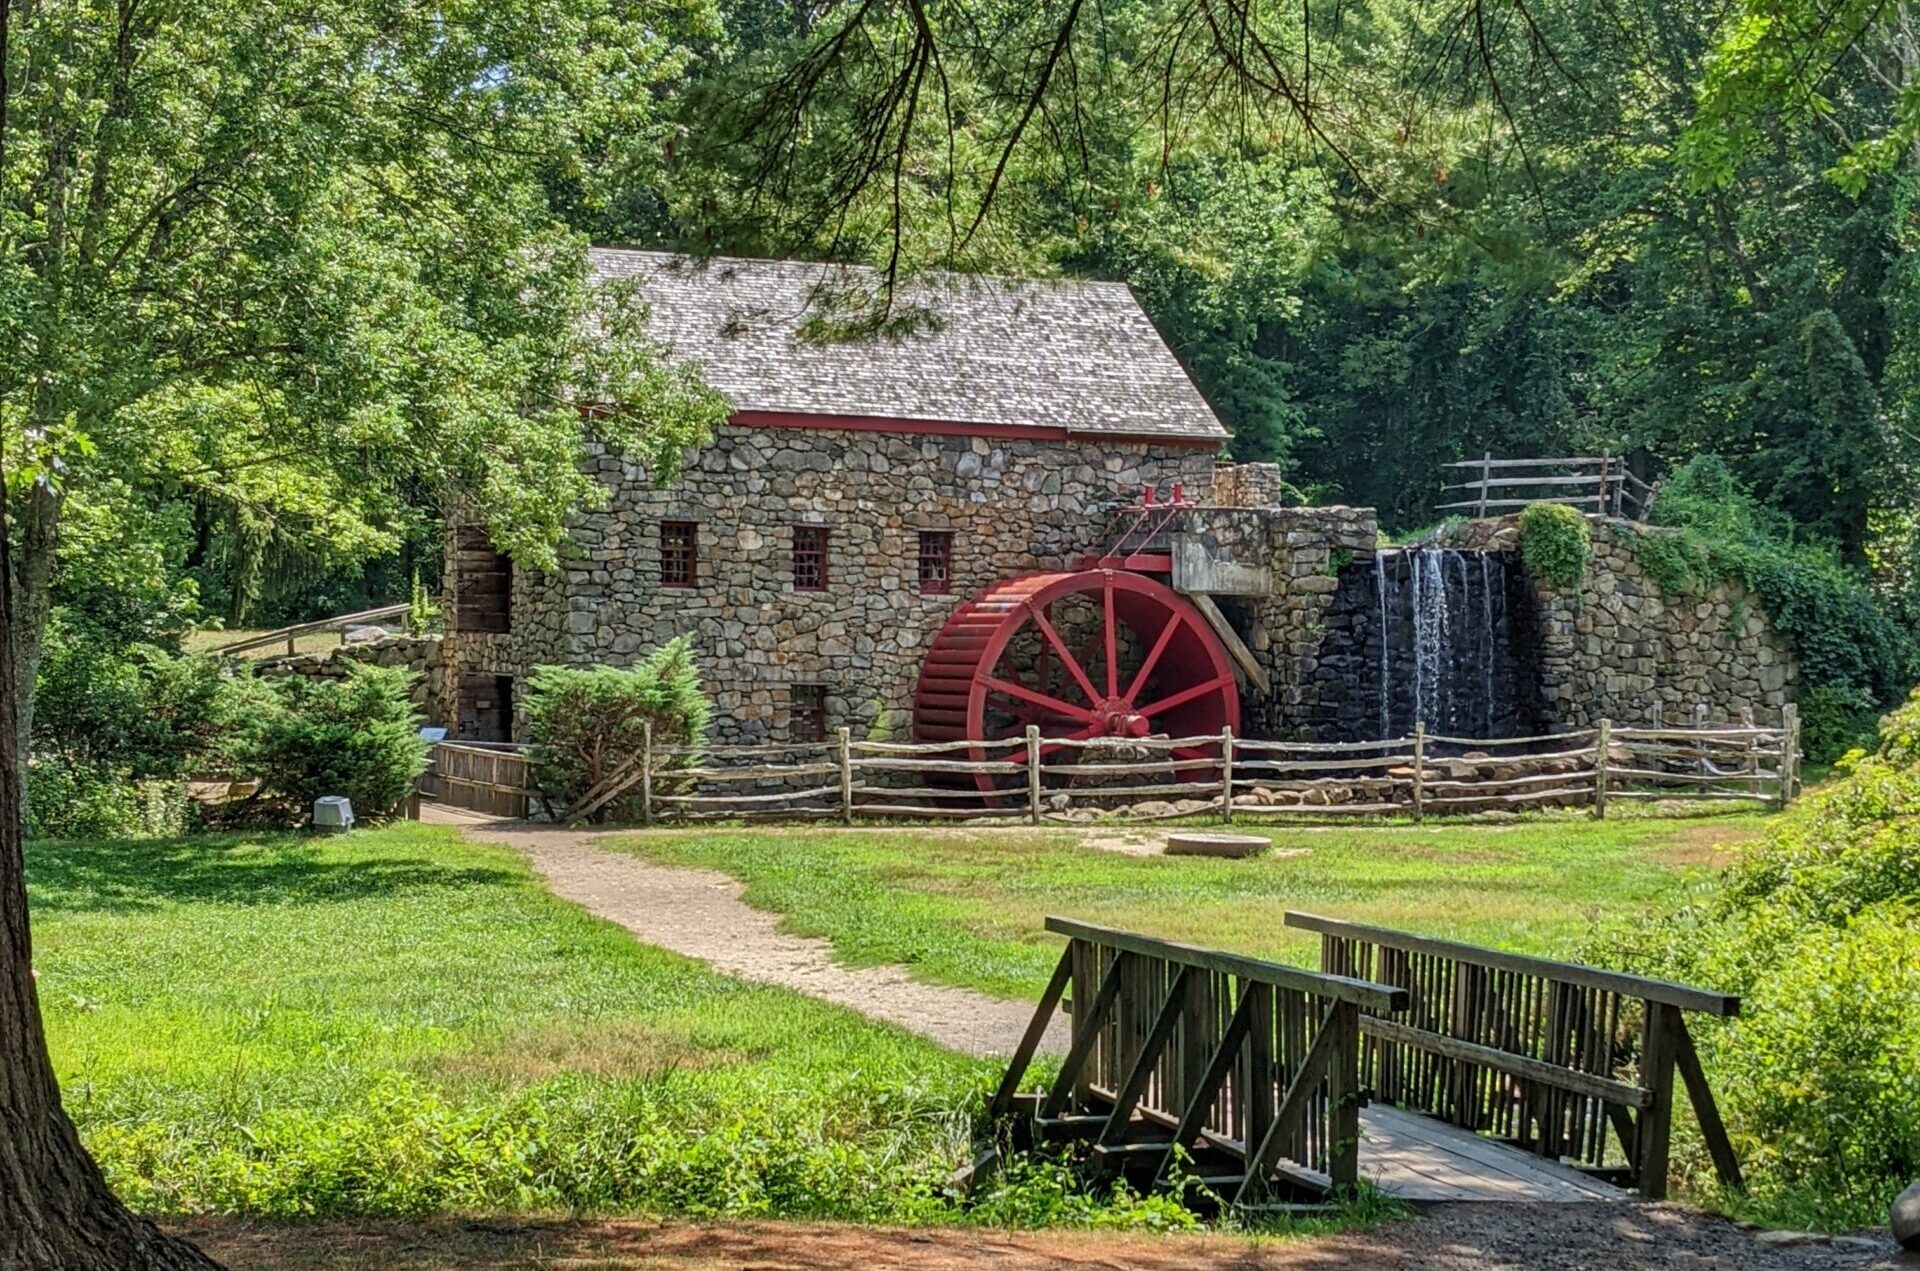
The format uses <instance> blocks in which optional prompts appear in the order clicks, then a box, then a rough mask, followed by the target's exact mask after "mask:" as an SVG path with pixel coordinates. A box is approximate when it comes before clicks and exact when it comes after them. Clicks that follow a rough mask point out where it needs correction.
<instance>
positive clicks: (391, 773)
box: [234, 662, 427, 821]
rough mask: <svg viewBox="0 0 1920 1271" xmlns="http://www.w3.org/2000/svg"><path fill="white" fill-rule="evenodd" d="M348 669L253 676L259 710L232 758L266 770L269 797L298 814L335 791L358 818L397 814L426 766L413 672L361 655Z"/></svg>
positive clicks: (262, 774)
mask: <svg viewBox="0 0 1920 1271" xmlns="http://www.w3.org/2000/svg"><path fill="white" fill-rule="evenodd" d="M346 672H347V673H346V675H345V677H344V678H341V679H312V678H308V677H306V676H299V675H290V676H286V677H284V678H281V679H276V680H268V681H264V682H261V681H251V682H250V683H251V685H252V693H251V699H252V704H253V718H252V720H251V722H250V724H249V726H248V727H247V730H246V732H245V733H244V734H243V735H242V736H241V737H240V738H239V739H238V740H237V742H236V746H235V750H236V754H235V757H234V758H235V763H236V766H237V768H238V769H239V770H240V771H243V772H246V773H249V774H251V775H253V776H256V777H259V778H260V781H261V791H260V793H261V796H262V797H263V798H265V799H267V800H268V801H270V802H273V803H279V804H285V805H289V806H288V807H287V808H286V812H287V814H288V816H289V817H291V818H292V819H293V820H295V821H301V820H304V818H305V814H306V813H307V811H308V810H309V809H310V808H311V807H312V806H313V801H314V800H315V799H317V798H319V797H321V796H322V795H329V794H342V795H345V796H346V797H347V798H349V799H351V800H352V801H353V811H354V815H355V816H356V817H357V818H360V819H369V818H378V817H382V816H387V815H390V814H391V813H393V812H394V811H395V810H397V809H398V808H399V806H400V803H401V801H402V800H403V799H405V798H406V797H407V795H408V794H410V793H411V792H412V791H413V787H414V782H415V781H416V780H417V779H418V778H419V776H420V774H421V773H422V772H424V771H426V767H427V743H426V741H425V740H423V739H422V738H421V736H420V716H419V713H418V712H417V711H415V709H414V706H413V701H412V699H411V697H410V696H409V690H410V688H411V687H412V684H413V681H414V679H415V678H416V677H415V676H414V674H413V673H412V672H411V671H406V670H401V669H399V668H395V667H379V666H369V665H367V664H365V663H360V662H349V663H347V664H346Z"/></svg>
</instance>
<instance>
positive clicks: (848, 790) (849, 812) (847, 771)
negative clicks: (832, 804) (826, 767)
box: [840, 724, 853, 825]
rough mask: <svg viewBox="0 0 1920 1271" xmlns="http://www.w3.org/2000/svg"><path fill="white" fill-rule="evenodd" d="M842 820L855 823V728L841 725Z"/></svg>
mask: <svg viewBox="0 0 1920 1271" xmlns="http://www.w3.org/2000/svg"><path fill="white" fill-rule="evenodd" d="M840 821H841V824H843V825H852V824H853V730H852V729H851V728H848V727H847V726H846V725H845V724H842V725H840Z"/></svg>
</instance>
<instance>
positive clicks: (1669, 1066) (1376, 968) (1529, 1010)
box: [1286, 913, 1741, 1199]
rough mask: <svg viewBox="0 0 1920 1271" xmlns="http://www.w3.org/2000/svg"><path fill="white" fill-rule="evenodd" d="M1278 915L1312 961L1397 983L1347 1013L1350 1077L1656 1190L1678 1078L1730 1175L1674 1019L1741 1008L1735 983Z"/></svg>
mask: <svg viewBox="0 0 1920 1271" xmlns="http://www.w3.org/2000/svg"><path fill="white" fill-rule="evenodd" d="M1286 924H1287V925H1288V926H1289V927H1295V928H1298V929H1300V930H1303V931H1313V932H1318V933H1319V935H1320V967H1321V970H1322V971H1323V972H1324V973H1327V974H1330V975H1339V976H1348V977H1354V978H1358V979H1364V980H1373V981H1378V982H1379V983H1381V984H1386V985H1391V986H1393V987H1395V988H1397V989H1399V990H1401V991H1402V992H1404V993H1405V994H1406V1011H1405V1014H1404V1015H1403V1016H1401V1017H1399V1018H1396V1019H1386V1018H1382V1017H1381V1016H1380V1015H1378V1014H1367V1015H1364V1016H1362V1018H1361V1019H1360V1020H1359V1029H1360V1035H1361V1038H1362V1043H1363V1044H1362V1054H1361V1059H1360V1065H1361V1073H1362V1076H1361V1081H1362V1083H1363V1084H1364V1085H1365V1086H1367V1087H1368V1088H1369V1089H1370V1090H1371V1092H1372V1095H1373V1097H1374V1098H1376V1099H1378V1100H1379V1101H1380V1102H1383V1103H1390V1104H1394V1105H1396V1106H1398V1107H1401V1108H1405V1109H1408V1110H1411V1111H1415V1112H1423V1113H1426V1114H1427V1115H1429V1116H1433V1117H1437V1118H1439V1119H1441V1120H1443V1121H1447V1122H1450V1123H1451V1124H1453V1125H1457V1126H1460V1127H1462V1128H1464V1129H1468V1130H1473V1131H1476V1132H1478V1133H1482V1134H1487V1135H1490V1136H1492V1137H1494V1138H1496V1139H1499V1140H1501V1141H1503V1142H1507V1143H1510V1144H1512V1145H1514V1146H1517V1147H1520V1148H1523V1149H1525V1150H1527V1151H1529V1152H1532V1153H1534V1154H1536V1155H1539V1156H1542V1157H1546V1158H1548V1159H1551V1160H1561V1159H1569V1160H1573V1161H1577V1162H1579V1163H1580V1165H1581V1167H1582V1168H1584V1169H1586V1170H1587V1171H1588V1172H1590V1173H1593V1174H1595V1175H1596V1176H1598V1177H1602V1178H1606V1179H1608V1180H1609V1181H1612V1182H1616V1183H1619V1184H1622V1185H1624V1186H1627V1187H1631V1188H1634V1189H1636V1190H1638V1191H1639V1192H1640V1193H1641V1194H1642V1195H1643V1196H1646V1197H1649V1198H1652V1199H1658V1198H1660V1197H1662V1196H1665V1195H1666V1191H1667V1166H1668V1156H1669V1150H1670V1143H1671V1138H1672V1128H1673V1104H1674V1095H1675V1092H1676V1086H1678V1087H1679V1088H1681V1089H1684V1092H1685V1093H1686V1095H1687V1097H1688V1100H1689V1102H1690V1103H1691V1104H1692V1107H1693V1111H1694V1116H1695V1119H1696V1120H1697V1121H1698V1123H1699V1126H1700V1132H1701V1136H1702V1138H1703V1139H1704V1140H1705V1143H1706V1147H1707V1150H1708V1152H1709V1154H1710V1155H1711V1157H1712V1159H1713V1164H1714V1168H1715V1171H1716V1172H1717V1173H1718V1175H1719V1177H1720V1181H1721V1182H1722V1183H1723V1184H1724V1185H1726V1186H1728V1187H1733V1188H1738V1187H1740V1186H1741V1175H1740V1164H1739V1160H1738V1158H1737V1157H1736V1156H1735V1155H1734V1152H1733V1147H1732V1144H1731V1143H1730V1141H1729V1140H1728V1138H1727V1132H1726V1127H1725V1126H1724V1124H1723V1123H1722V1122H1721V1119H1720V1112H1719V1108H1718V1107H1717V1105H1716V1104H1715V1103H1714V1099H1713V1092H1712V1090H1711V1089H1710V1088H1709V1087H1708V1085H1707V1080H1706V1075H1705V1073H1704V1072H1703V1071H1702V1069H1701V1066H1700V1059H1699V1056H1698V1054H1697V1052H1696V1051H1695V1049H1694V1044H1693V1037H1692V1034H1691V1033H1690V1032H1689V1031H1688V1028H1687V1021H1686V1016H1687V1014H1688V1013H1699V1014H1705V1015H1711V1016H1717V1017H1721V1018H1726V1017H1730V1016H1734V1015H1737V1014H1739V1011H1740V999H1739V998H1738V997H1734V996H1732V995H1730V994H1726V993H1716V992H1712V991H1710V990H1707V989H1700V988H1694V987H1692V986H1689V985H1684V984H1673V983H1669V982H1667V981H1664V980H1655V979H1649V978H1647V977H1645V976H1638V975H1628V974H1624V973H1622V972H1617V971H1607V970H1602V969H1600V968H1597V967H1590V966H1583V965H1580V964H1577V963H1570V962H1554V961H1549V960H1547V959H1545V958H1533V957H1526V956H1522V955H1519V954H1512V953H1504V952H1501V951H1499V950H1496V949H1485V948H1480V947H1478V946H1475V945H1470V944H1460V943H1457V942H1454V941H1451V940H1434V939H1429V938H1427V937H1424V936H1416V935H1409V934H1407V933H1405V932H1400V931H1391V930H1387V929H1385V928H1381V927H1370V926H1364V925H1362V924H1359V923H1351V922H1342V921H1340V920H1338V919H1334V918H1323V917H1319V916H1317V915H1314V914H1304V913H1288V914H1287V915H1286ZM1676 1077H1677V1080H1676Z"/></svg>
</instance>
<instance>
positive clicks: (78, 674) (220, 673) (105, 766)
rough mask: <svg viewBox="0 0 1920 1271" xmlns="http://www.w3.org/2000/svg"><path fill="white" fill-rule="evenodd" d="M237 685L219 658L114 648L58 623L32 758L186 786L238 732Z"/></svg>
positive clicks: (38, 701)
mask: <svg viewBox="0 0 1920 1271" xmlns="http://www.w3.org/2000/svg"><path fill="white" fill-rule="evenodd" d="M232 679H233V677H232V675H231V674H229V673H228V672H227V671H226V670H225V669H224V668H222V667H221V666H220V664H219V663H217V662H215V661H213V660H212V659H210V658H201V657H188V656H181V655H178V654H173V653H168V652H167V651H166V650H164V649H161V648H158V647H156V646H154V645H146V644H135V645H130V646H124V645H113V644H110V643H108V642H107V641H105V640H104V639H102V638H100V637H98V636H95V635H92V634H90V633H88V632H87V631H85V630H82V629H77V628H74V627H71V626H68V625H66V624H64V623H56V624H55V625H54V627H53V628H52V630H51V631H50V633H49V637H48V641H47V652H46V658H45V660H44V661H43V662H42V663H41V667H40V677H39V680H38V683H37V690H38V692H37V696H36V698H35V707H34V727H33V737H32V739H31V745H32V754H33V756H34V757H35V758H36V759H39V760H47V759H58V760H60V761H61V763H62V764H64V765H65V766H66V767H67V768H68V769H70V770H72V771H76V772H77V771H81V770H98V771H101V772H112V773H118V774H119V775H120V776H121V777H122V778H123V779H126V780H135V781H137V780H145V779H149V778H177V777H180V776H182V775H184V774H185V773H187V772H189V771H191V770H192V769H194V768H195V767H196V766H197V765H199V764H201V763H202V762H204V761H206V760H207V759H208V757H209V756H210V755H212V754H214V753H216V752H217V751H218V749H219V748H220V745H221V744H222V740H223V737H224V736H225V734H226V732H227V730H228V729H229V727H230V726H231V724H232V720H231V718H230V715H231V712H230V710H229V703H228V698H229V696H230V694H231V687H230V686H231V682H232Z"/></svg>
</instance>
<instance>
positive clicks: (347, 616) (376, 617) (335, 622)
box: [208, 602, 412, 657]
mask: <svg viewBox="0 0 1920 1271" xmlns="http://www.w3.org/2000/svg"><path fill="white" fill-rule="evenodd" d="M410 608H412V606H411V605H408V604H406V603H405V602H402V603H400V604H397V605H382V606H380V608H378V609H362V610H361V611H360V612H359V613H343V614H341V615H340V616H339V617H337V618H321V619H320V620H318V621H317V622H301V623H296V624H294V625H293V626H291V627H281V628H280V629H279V630H277V631H267V632H263V633H261V634H260V635H256V636H249V637H247V638H246V639H245V640H235V641H234V642H233V643H232V644H223V645H221V646H220V647H218V648H216V649H210V650H208V653H209V654H210V655H212V656H214V657H226V656H229V655H232V654H236V653H246V652H249V651H250V650H253V649H264V648H266V647H267V646H269V645H274V644H280V643H282V642H283V641H284V642H285V644H286V646H287V656H289V657H291V656H293V652H294V642H295V641H296V640H298V639H299V638H300V637H301V636H304V635H313V634H314V633H315V632H319V631H338V632H339V633H340V642H341V643H342V644H345V643H346V640H347V628H348V627H354V626H360V625H362V624H364V623H369V622H379V621H381V620H383V619H386V618H398V617H400V616H401V615H402V614H404V613H406V612H407V611H408V610H409V609H410Z"/></svg>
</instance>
